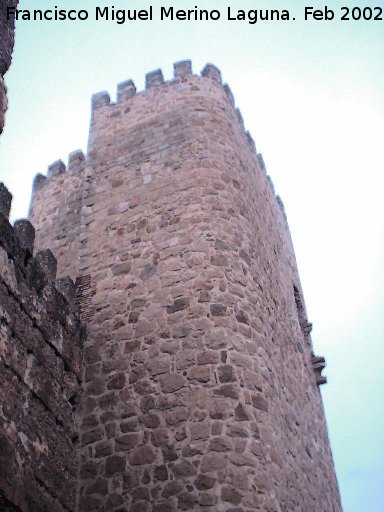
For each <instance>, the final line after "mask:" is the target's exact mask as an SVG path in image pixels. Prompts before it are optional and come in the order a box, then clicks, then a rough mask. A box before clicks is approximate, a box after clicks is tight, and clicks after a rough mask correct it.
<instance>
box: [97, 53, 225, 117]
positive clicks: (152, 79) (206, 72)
mask: <svg viewBox="0 0 384 512" xmlns="http://www.w3.org/2000/svg"><path fill="white" fill-rule="evenodd" d="M191 76H194V77H198V76H201V77H204V78H209V79H211V80H213V81H214V82H217V83H218V84H220V85H222V79H221V72H220V70H219V69H218V68H217V67H216V66H214V65H213V64H206V65H205V66H204V68H203V69H202V71H201V73H200V75H194V74H193V72H192V62H191V61H190V60H182V61H180V62H175V63H174V64H173V78H172V79H171V80H168V81H166V80H164V76H163V72H162V70H161V69H160V68H158V69H155V70H153V71H150V72H148V73H146V75H145V89H144V90H143V91H137V89H136V86H135V84H134V82H133V80H131V79H129V80H126V81H124V82H121V83H119V84H118V85H117V93H116V102H112V101H111V96H110V94H109V93H108V92H107V91H100V92H98V93H96V94H94V95H93V96H92V101H91V105H92V110H96V109H98V108H101V107H105V106H113V105H116V104H119V103H123V102H125V101H126V100H130V99H132V98H133V97H134V96H136V95H145V94H146V93H147V91H148V90H150V89H153V88H156V87H160V86H163V85H171V84H174V83H176V82H179V81H182V80H185V78H187V77H191ZM223 87H224V90H225V91H226V94H227V95H228V96H229V98H231V100H230V101H231V103H232V104H233V105H234V98H233V94H232V92H231V90H230V88H229V86H228V84H224V86H223Z"/></svg>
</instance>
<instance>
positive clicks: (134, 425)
mask: <svg viewBox="0 0 384 512" xmlns="http://www.w3.org/2000/svg"><path fill="white" fill-rule="evenodd" d="M30 218H31V220H32V222H33V223H34V225H35V228H36V244H35V245H36V246H37V248H38V249H41V248H45V247H50V248H51V250H52V252H53V254H54V255H55V257H56V258H57V264H58V275H59V276H65V275H69V276H70V277H71V278H72V279H74V280H76V282H77V285H78V303H79V305H80V308H81V317H82V319H83V320H84V321H86V323H87V333H88V337H87V341H86V342H85V372H84V376H83V391H84V393H83V399H82V401H81V405H80V407H79V409H78V422H79V428H80V441H79V447H78V454H79V457H80V468H79V489H78V495H79V502H78V510H79V511H116V512H117V511H125V512H163V511H164V512H171V511H182V510H194V511H207V512H224V511H225V512H254V511H263V512H283V511H284V512H299V511H300V512H309V511H311V512H312V511H315V512H339V511H341V505H340V497H339V492H338V486H337V480H336V476H335V472H334V467H333V462H332V454H331V450H330V446H329V441H328V435H327V428H326V423H325V418H324V411H323V406H322V400H321V395H320V391H319V387H318V384H321V383H322V382H324V381H325V378H324V377H322V376H321V370H322V368H323V367H324V359H323V358H319V357H315V356H314V353H313V348H312V343H311V338H310V330H311V326H310V324H309V323H308V320H307V316H306V312H305V305H304V302H303V298H302V290H301V286H300V281H299V276H298V272H297V268H296V262H295V257H294V252H293V249H292V243H291V239H290V235H289V230H288V226H287V221H286V216H285V213H284V208H283V205H282V202H281V200H280V199H279V198H278V197H276V196H275V193H274V189H273V185H272V183H271V180H270V178H269V177H268V176H267V175H266V171H265V166H264V163H263V160H262V158H261V155H259V154H258V153H257V152H256V148H255V144H254V142H253V140H252V138H251V137H250V135H249V134H248V133H247V132H246V131H245V130H244V125H243V121H242V118H241V115H240V113H239V111H238V109H236V108H235V104H234V99H233V96H232V93H231V91H230V89H229V87H228V86H227V85H223V84H222V81H221V74H220V71H219V70H218V69H217V68H216V67H214V66H213V65H207V66H206V67H205V68H204V70H203V71H202V74H201V76H198V75H194V74H192V70H191V63H190V62H189V61H183V62H180V63H177V64H175V66H174V78H173V79H172V80H170V81H168V82H165V81H164V79H163V75H162V73H161V71H160V70H157V71H155V72H152V73H149V74H148V75H147V76H146V89H145V90H144V91H142V92H139V93H136V88H135V85H134V84H133V82H132V81H131V80H129V81H126V82H123V83H121V84H119V85H118V88H117V100H116V102H111V100H110V97H109V95H108V93H106V92H102V93H99V94H96V95H94V96H93V99H92V118H91V128H90V137H89V147H88V154H87V156H86V157H85V156H84V155H83V154H82V153H81V152H79V151H76V152H74V153H72V154H71V155H70V157H69V164H68V168H66V166H65V165H64V164H63V163H62V162H61V161H58V162H55V163H54V164H52V165H51V166H50V167H49V169H48V175H47V177H45V176H42V175H38V176H37V177H36V180H35V183H34V191H33V197H32V201H31V209H30Z"/></svg>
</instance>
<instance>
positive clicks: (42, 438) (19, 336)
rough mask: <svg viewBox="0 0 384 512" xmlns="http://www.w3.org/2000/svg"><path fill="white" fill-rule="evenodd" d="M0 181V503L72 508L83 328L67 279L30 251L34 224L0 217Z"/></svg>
mask: <svg viewBox="0 0 384 512" xmlns="http://www.w3.org/2000/svg"><path fill="white" fill-rule="evenodd" d="M10 203H11V195H10V194H9V192H8V191H7V189H6V188H5V187H4V185H2V184H0V389H1V404H0V510H6V511H18V510H20V511H22V512H27V511H28V512H29V511H39V512H43V511H47V512H48V511H49V512H53V511H57V512H59V511H73V510H74V509H75V499H76V473H77V458H76V454H75V444H76V439H77V434H76V425H75V419H74V414H75V410H76V407H77V403H78V400H79V394H80V393H79V391H80V379H81V371H82V344H83V339H84V334H85V333H84V329H83V327H82V325H81V324H80V321H79V320H78V318H77V316H76V314H75V312H74V309H75V302H74V284H73V283H72V282H71V281H70V280H69V279H67V278H64V279H61V280H58V281H56V282H55V278H56V260H55V258H54V257H53V255H52V253H51V252H50V251H49V250H47V251H41V252H39V253H37V254H36V256H35V257H32V253H33V242H34V228H33V226H32V225H31V224H30V223H29V222H28V221H25V220H21V221H17V222H16V223H15V225H14V227H12V226H11V225H10V224H9V222H8V219H7V216H8V213H9V208H10Z"/></svg>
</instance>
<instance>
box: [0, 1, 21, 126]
mask: <svg viewBox="0 0 384 512" xmlns="http://www.w3.org/2000/svg"><path fill="white" fill-rule="evenodd" d="M17 3H18V0H2V2H1V3H0V35H1V37H0V133H1V132H2V131H3V127H4V115H5V111H6V110H7V97H6V88H5V85H4V80H3V77H4V75H5V73H6V72H7V70H8V68H9V66H10V65H11V59H12V52H13V43H14V33H15V23H14V20H13V19H12V20H8V19H7V8H8V7H10V6H16V5H17Z"/></svg>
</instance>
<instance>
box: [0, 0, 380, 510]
mask: <svg viewBox="0 0 384 512" xmlns="http://www.w3.org/2000/svg"><path fill="white" fill-rule="evenodd" d="M328 3H329V4H332V5H330V6H329V7H331V8H332V9H333V10H334V13H335V14H334V19H333V20H329V21H325V20H322V21H321V20H317V21H316V20H307V21H305V20H304V5H305V2H303V1H302V0H299V1H297V0H253V1H248V0H232V1H231V0H228V1H227V2H226V1H224V0H216V1H212V0H208V1H207V0H206V1H203V0H202V1H201V2H200V3H199V2H198V1H197V0H196V1H195V2H193V1H192V0H191V1H189V2H187V1H177V0H168V1H167V0H164V2H159V1H158V0H153V1H152V2H150V1H149V0H148V2H147V1H145V0H141V1H140V0H136V1H135V0H132V1H130V0H115V1H110V2H109V1H108V0H105V1H104V0H84V1H81V2H80V1H78V0H77V1H75V0H53V1H52V0H34V1H32V0H24V1H23V0H22V1H21V3H20V6H19V7H20V8H22V9H36V8H40V9H47V8H50V7H52V6H55V5H57V6H58V7H59V8H62V9H69V8H75V9H79V8H83V9H87V10H88V11H89V19H88V20H86V21H78V22H65V21H62V22H59V21H58V22H34V21H30V22H27V21H20V22H18V24H17V32H16V47H15V53H14V59H13V65H12V67H11V70H10V71H9V72H8V73H7V75H6V83H7V85H8V87H9V112H8V114H7V118H6V127H5V132H4V134H3V136H2V137H1V140H0V178H1V180H2V181H4V182H5V184H6V185H7V186H8V187H9V189H10V190H11V192H12V193H13V195H14V200H13V209H12V217H13V219H15V218H20V217H23V216H26V215H27V209H28V204H29V199H30V192H31V184H32V179H33V177H34V175H35V174H36V173H37V172H42V173H45V172H46V168H47V166H48V165H49V164H50V163H52V162H53V161H54V160H57V159H59V158H61V159H62V160H63V161H64V162H66V161H67V156H68V153H69V152H71V151H73V150H75V149H78V148H81V149H83V150H84V152H85V151H86V145H87V137H88V126H89V114H90V97H91V95H92V94H93V93H95V92H98V91H99V90H105V89H106V90H108V91H109V92H110V94H111V96H112V98H114V97H115V91H116V84H117V83H118V82H121V81H124V80H127V79H129V78H132V79H133V80H134V82H135V83H136V86H137V88H138V90H140V89H143V86H144V75H145V73H146V72H148V71H150V70H153V69H155V68H158V67H161V68H162V70H163V73H164V76H165V78H166V79H170V78H172V64H173V62H176V61H178V60H182V59H186V58H189V59H191V60H192V64H193V70H194V72H195V73H199V72H200V70H201V69H202V68H203V66H204V65H205V64H206V63H207V62H212V63H214V64H216V65H217V66H218V67H219V68H220V69H221V71H222V75H223V79H224V81H225V82H228V83H229V85H230V86H231V89H232V91H233V93H234V95H235V100H236V103H237V106H238V107H240V110H241V112H242V114H243V117H244V120H245V125H246V128H247V129H248V130H249V131H250V132H251V134H252V136H253V138H254V139H255V141H256V147H257V149H258V151H260V152H262V153H263V156H264V159H265V162H266V165H267V170H268V172H269V174H270V175H271V177H272V179H273V182H274V184H275V188H276V191H277V193H278V194H279V195H280V196H281V197H282V199H283V201H284V204H285V207H286V212H287V215H288V221H289V224H290V228H291V232H292V237H293V241H294V245H295V250H296V255H297V259H298V265H299V271H300V275H301V279H302V284H303V289H304V294H305V300H306V304H307V309H308V315H309V319H310V321H312V322H313V324H314V329H313V342H314V346H315V351H316V353H317V354H319V355H325V357H326V359H327V362H328V367H327V368H326V371H325V372H324V373H326V375H327V376H328V381H329V383H328V384H327V385H326V386H323V387H322V394H323V398H324V402H325V409H326V415H327V421H328V428H329V433H330V438H331V443H332V449H333V453H334V459H335V465H336V470H337V475H338V479H339V484H340V488H341V493H342V500H343V505H344V511H345V512H362V511H369V512H382V511H383V510H384V498H383V493H382V483H383V481H384V443H383V432H384V400H383V391H384V371H383V369H382V366H383V363H382V357H383V349H382V345H383V344H384V336H383V333H384V315H383V310H384V307H383V306H384V296H383V295H384V294H383V290H384V275H383V263H384V243H383V228H384V208H383V203H384V201H383V199H384V198H383V196H384V194H383V189H384V178H383V149H384V145H383V140H384V137H383V136H384V14H383V15H382V18H383V20H360V21H354V20H352V19H351V20H349V21H341V20H340V16H341V9H340V7H341V6H349V7H355V6H357V7H358V6H360V7H371V8H372V9H373V8H374V7H375V6H376V7H378V8H380V6H381V7H383V1H382V0H375V1H373V0H366V1H365V2H362V1H361V0H359V1H355V2H352V1H351V0H342V1H341V2H340V1H333V2H328ZM97 5H99V6H111V5H114V6H115V7H116V8H122V9H127V8H130V9H134V8H142V9H146V8H148V7H149V5H152V6H153V7H154V13H155V18H156V19H155V20H153V21H138V22H127V23H125V24H122V25H118V24H117V23H115V22H113V21H109V22H107V21H101V20H99V21H97V22H96V21H95V20H94V9H95V6H97ZM161 5H164V6H172V5H174V6H176V5H177V8H179V9H182V8H193V7H194V6H195V5H197V7H198V8H204V9H218V10H220V12H221V14H222V17H221V19H220V20H219V21H209V22H197V21H189V22H187V21H173V22H172V21H164V20H163V21H161V20H159V16H158V14H159V8H160V6H161ZM229 5H230V6H231V7H232V12H236V11H237V9H243V10H248V9H255V8H257V9H267V8H270V9H271V8H275V9H289V10H290V13H291V17H295V18H296V19H295V20H291V21H276V22H271V21H259V22H257V23H256V24H249V23H247V21H244V22H241V21H226V16H227V6H229ZM307 5H311V2H309V1H308V2H307ZM322 5H323V4H322V2H317V7H318V8H321V7H322ZM345 12H346V11H344V13H345ZM364 12H365V14H366V17H368V16H369V12H370V11H369V10H365V11H364ZM354 13H355V16H357V15H358V13H359V10H355V11H354ZM379 14H380V10H379V9H376V11H373V15H374V16H375V15H376V16H377V15H379ZM350 17H351V15H350ZM305 512H307V511H305ZM308 512H309V511H308ZM311 512H312V511H311Z"/></svg>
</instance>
